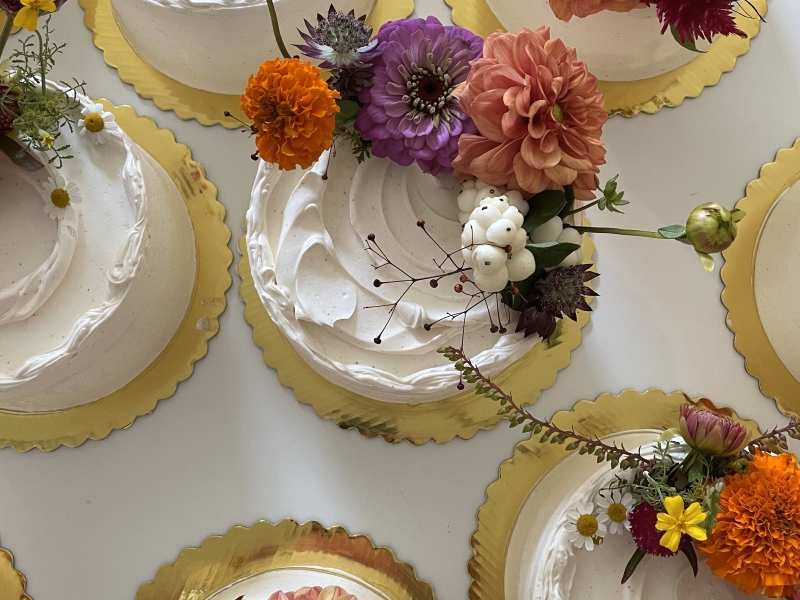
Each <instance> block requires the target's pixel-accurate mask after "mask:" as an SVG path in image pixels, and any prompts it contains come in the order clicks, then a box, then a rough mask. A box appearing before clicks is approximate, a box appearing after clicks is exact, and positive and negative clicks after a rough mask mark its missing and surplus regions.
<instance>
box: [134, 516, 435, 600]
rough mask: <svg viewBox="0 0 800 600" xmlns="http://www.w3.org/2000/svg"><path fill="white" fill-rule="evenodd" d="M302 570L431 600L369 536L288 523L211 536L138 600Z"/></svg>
mask: <svg viewBox="0 0 800 600" xmlns="http://www.w3.org/2000/svg"><path fill="white" fill-rule="evenodd" d="M303 567H305V568H308V569H309V570H314V571H317V572H319V571H322V572H328V573H333V572H336V571H338V572H339V573H338V574H339V575H340V576H341V573H342V572H344V573H345V574H347V575H348V576H350V577H352V578H354V579H356V580H360V581H361V582H365V583H367V584H368V585H370V586H372V587H373V588H375V589H377V590H379V591H381V592H382V593H383V594H384V595H386V596H387V597H388V598H391V599H392V600H433V589H432V588H431V586H430V584H429V583H428V582H426V581H423V580H420V579H417V576H416V574H415V572H414V569H413V567H411V565H408V564H406V563H403V562H399V561H398V560H397V558H396V557H395V555H394V552H392V550H390V549H389V548H382V547H376V546H375V545H374V544H373V543H372V540H370V539H369V538H368V537H367V536H365V535H355V536H354V535H350V534H349V533H348V532H347V530H346V529H344V528H343V527H332V528H330V529H326V528H325V527H323V526H322V525H320V524H319V523H316V522H314V521H309V522H308V523H303V524H299V523H297V522H295V521H292V520H290V519H286V520H284V521H281V522H280V523H278V524H277V525H273V524H272V523H269V522H267V521H259V522H258V523H256V524H255V525H254V526H253V527H252V528H250V529H246V528H244V527H234V528H233V529H231V530H230V531H229V532H228V533H226V534H225V535H224V536H213V537H209V538H207V539H206V540H205V541H204V542H203V543H202V544H201V545H200V547H199V548H188V549H186V550H184V551H183V552H181V554H180V556H179V557H178V560H177V561H176V562H175V563H173V564H168V565H164V566H163V567H161V568H160V569H159V570H158V573H157V574H156V577H155V579H154V580H153V581H151V582H150V583H146V584H144V585H143V586H142V587H140V588H139V592H138V593H137V594H136V600H164V599H166V598H192V599H193V600H205V599H206V598H209V597H211V596H212V595H213V594H215V593H216V592H218V591H220V590H221V589H223V588H226V587H228V586H230V585H232V584H234V583H237V582H239V581H242V580H244V579H246V578H248V577H253V576H255V575H260V574H262V573H268V572H270V571H276V570H279V569H286V568H303Z"/></svg>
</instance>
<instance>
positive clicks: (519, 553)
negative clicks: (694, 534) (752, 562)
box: [505, 430, 752, 600]
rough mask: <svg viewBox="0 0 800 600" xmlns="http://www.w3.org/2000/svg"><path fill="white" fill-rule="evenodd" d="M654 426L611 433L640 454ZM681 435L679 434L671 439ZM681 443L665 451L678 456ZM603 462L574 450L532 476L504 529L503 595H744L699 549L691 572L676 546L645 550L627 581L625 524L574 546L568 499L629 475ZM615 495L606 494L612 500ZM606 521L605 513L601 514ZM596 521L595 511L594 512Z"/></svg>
mask: <svg viewBox="0 0 800 600" xmlns="http://www.w3.org/2000/svg"><path fill="white" fill-rule="evenodd" d="M659 433H660V432H654V431H641V430H638V431H625V432H621V433H619V434H615V435H614V436H613V438H609V439H608V440H606V441H609V442H611V441H613V442H614V443H616V444H618V445H619V444H622V445H624V446H625V447H626V448H628V449H635V448H637V447H639V446H641V450H640V453H641V454H642V456H645V457H651V456H652V455H653V452H654V449H653V442H654V440H655V438H656V437H658V435H659ZM678 441H681V440H678ZM687 451H688V447H687V446H683V445H681V446H675V447H674V448H673V450H672V451H671V453H675V456H676V457H682V456H685V453H686V452H687ZM629 474H630V471H628V472H621V471H620V470H619V469H618V468H611V466H610V465H609V464H608V463H605V462H604V463H601V464H598V463H597V462H596V461H594V460H589V459H587V458H586V457H584V456H580V455H578V454H577V453H576V454H573V455H571V456H569V457H567V458H565V459H564V460H563V461H561V462H560V463H559V464H558V466H557V467H556V468H555V469H553V470H551V471H550V472H549V473H548V474H547V475H545V477H544V478H543V479H542V480H540V481H539V483H538V484H537V486H536V487H535V488H534V490H533V491H532V493H531V494H530V496H529V497H528V499H527V500H526V503H525V505H524V506H523V508H522V510H521V511H520V515H519V518H518V520H517V525H516V526H515V528H514V531H513V532H512V535H511V540H510V543H509V550H508V560H507V563H506V582H505V589H506V598H515V599H516V598H520V599H522V598H525V599H526V600H528V599H531V600H570V599H572V600H575V599H577V598H587V597H591V598H624V599H626V600H674V599H675V598H681V599H688V600H738V599H740V598H741V599H744V598H751V597H752V596H751V595H748V594H744V593H742V592H740V591H739V590H737V588H736V586H734V585H733V584H732V583H730V582H728V581H725V580H722V579H719V578H717V577H716V576H715V575H714V574H713V573H712V571H711V570H710V569H709V568H708V567H707V565H706V564H705V559H704V558H703V557H702V556H700V557H698V558H699V563H700V564H699V569H698V574H697V577H695V576H694V574H693V573H692V567H691V565H690V564H689V562H688V561H687V560H686V557H684V556H683V555H682V554H680V553H678V554H677V555H675V556H672V557H669V558H663V557H657V556H649V555H648V556H645V557H644V558H643V559H642V562H641V563H640V564H639V566H638V568H637V569H636V571H635V572H634V573H633V575H632V576H631V577H630V579H628V581H627V582H625V583H624V584H623V583H620V581H621V579H622V575H623V570H624V568H625V563H626V561H627V559H628V558H629V557H630V556H631V555H632V554H633V552H634V550H636V543H635V542H634V539H633V536H632V535H631V534H630V533H629V531H628V529H627V528H626V527H624V526H622V525H623V524H622V523H620V524H619V525H620V527H619V528H618V530H616V531H614V533H611V532H610V531H605V532H604V535H603V539H602V544H599V545H596V546H595V547H594V549H593V550H592V551H590V552H587V551H586V550H585V549H583V548H577V547H576V545H575V543H574V540H573V539H571V538H572V537H574V534H572V535H571V533H570V530H569V527H568V523H569V522H570V521H571V520H572V517H574V515H573V514H571V513H574V512H575V510H574V509H575V507H581V506H586V505H588V504H589V503H597V500H598V497H599V494H598V492H600V491H601V490H603V492H602V494H603V495H605V496H606V497H610V496H609V494H610V493H609V492H608V491H607V488H608V487H609V485H610V484H612V483H614V482H615V480H616V478H617V477H629V476H630V475H629ZM619 500H620V498H619V497H615V498H614V499H613V501H619ZM606 521H608V520H606ZM601 522H602V519H601Z"/></svg>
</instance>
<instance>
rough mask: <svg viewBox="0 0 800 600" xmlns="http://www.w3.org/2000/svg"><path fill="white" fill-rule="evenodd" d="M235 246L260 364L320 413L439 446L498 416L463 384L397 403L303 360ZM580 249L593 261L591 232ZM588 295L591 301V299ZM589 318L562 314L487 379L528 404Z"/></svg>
mask: <svg viewBox="0 0 800 600" xmlns="http://www.w3.org/2000/svg"><path fill="white" fill-rule="evenodd" d="M239 251H240V252H241V254H242V259H241V260H240V261H239V265H238V267H237V270H238V272H239V276H240V277H241V279H242V283H241V286H240V287H239V295H240V296H241V297H242V300H244V303H245V311H244V316H245V319H246V320H247V322H248V323H250V325H251V326H252V327H253V340H254V341H255V343H256V344H258V346H260V347H261V348H262V349H263V350H264V362H265V363H266V364H267V365H268V366H270V367H272V368H273V369H275V370H276V371H277V372H278V379H279V380H280V382H281V383H282V384H283V385H285V386H288V387H290V388H292V389H293V390H294V393H295V396H296V397H297V399H298V400H299V401H300V402H302V403H303V404H310V405H311V406H312V407H313V408H314V411H315V412H316V413H317V415H318V416H320V417H322V418H324V419H333V420H334V421H335V422H336V424H337V425H338V426H339V427H341V428H342V429H352V428H355V429H357V430H358V431H359V432H360V433H361V434H362V435H364V436H365V437H368V438H372V437H376V436H381V437H383V438H384V439H385V440H386V441H387V442H391V443H397V442H401V441H403V440H406V441H408V442H411V443H412V444H415V445H420V444H424V443H425V442H428V441H430V440H433V441H435V442H437V443H440V444H441V443H445V442H449V441H450V440H452V439H453V438H454V437H456V436H458V437H460V438H463V439H469V438H471V437H472V436H473V435H475V433H476V432H477V431H479V430H481V429H491V428H493V427H495V426H496V425H497V424H498V423H499V422H500V421H501V420H503V417H499V416H498V415H497V405H496V404H495V403H494V402H491V401H489V400H487V399H486V398H484V397H482V396H477V395H475V392H474V390H472V389H470V388H469V387H468V388H467V389H466V390H464V391H463V392H460V393H458V394H457V395H454V396H452V397H450V398H446V399H444V400H438V401H434V402H421V403H416V404H399V403H392V402H381V401H379V400H374V399H372V398H367V397H365V396H361V395H359V394H356V393H354V392H351V391H349V390H346V389H344V388H342V387H339V386H337V385H335V384H333V383H331V382H330V381H328V380H327V379H325V378H324V377H323V376H322V375H320V374H318V373H317V372H316V371H314V370H313V369H312V368H311V367H310V366H308V365H307V364H306V363H305V361H304V360H303V359H302V358H301V357H300V356H299V355H298V354H297V352H295V350H294V348H292V347H291V345H290V344H289V342H288V341H286V338H285V337H284V336H283V334H281V332H280V330H279V329H278V327H277V326H276V325H275V324H274V323H273V322H272V320H271V319H270V318H269V315H268V314H267V310H266V308H265V307H264V305H263V304H262V302H261V299H260V298H259V296H258V293H257V292H256V289H255V285H254V283H253V276H252V273H251V271H250V260H249V258H248V256H247V248H246V245H245V238H244V236H243V237H242V238H241V240H240V241H239ZM584 251H585V254H586V257H587V261H586V262H592V258H593V255H594V243H593V242H592V240H591V238H590V237H589V236H584ZM587 300H588V301H590V302H591V298H587ZM588 322H589V313H588V312H583V311H581V312H579V313H578V321H577V322H573V321H571V320H569V319H561V320H560V321H559V324H558V327H557V329H556V332H555V333H554V334H553V337H552V338H551V339H550V341H549V342H545V341H540V342H539V343H537V344H536V345H535V346H534V347H533V349H531V351H530V352H528V353H527V354H526V355H525V356H524V357H523V358H521V359H520V360H519V361H517V362H516V363H514V364H513V365H512V366H511V367H509V368H508V369H506V371H504V372H503V373H501V374H500V375H498V376H497V377H494V378H493V380H494V381H496V382H497V383H498V384H499V385H501V386H505V387H508V388H509V389H513V390H514V398H516V399H517V400H518V401H519V402H520V403H521V404H525V405H527V404H533V403H534V402H536V401H537V400H538V399H539V394H540V393H541V391H542V390H544V389H547V388H549V387H551V386H552V385H553V384H554V383H555V382H556V375H557V374H558V372H559V371H560V370H561V369H564V368H565V367H566V366H567V365H569V362H570V356H571V353H572V351H573V350H574V349H575V348H577V347H578V345H579V344H580V343H581V337H582V334H581V329H582V328H583V327H584V326H585V325H586V324H587V323H588ZM437 356H438V355H437ZM442 360H443V361H444V360H445V359H442Z"/></svg>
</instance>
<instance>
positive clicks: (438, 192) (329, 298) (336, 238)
mask: <svg viewBox="0 0 800 600" xmlns="http://www.w3.org/2000/svg"><path fill="white" fill-rule="evenodd" d="M328 161H329V155H328V154H327V153H326V154H325V155H323V157H322V158H321V159H320V161H319V162H318V163H317V164H316V165H315V166H314V167H313V168H312V169H310V170H308V171H305V172H290V173H285V172H281V171H278V170H277V168H275V167H274V166H272V165H268V164H266V163H264V162H262V163H261V165H260V167H259V170H258V175H257V177H256V181H255V185H254V186H253V194H252V199H251V204H250V209H249V210H248V211H247V234H246V240H247V253H248V257H249V259H250V264H251V269H252V274H253V280H254V282H255V287H256V290H257V292H258V294H259V296H260V298H261V301H262V303H263V304H264V306H265V307H266V309H267V312H268V313H269V316H270V318H271V319H272V320H273V322H274V323H275V324H276V325H277V326H278V328H279V329H280V330H281V332H282V333H283V334H284V336H285V337H286V338H287V339H288V340H289V342H290V343H291V344H292V346H293V347H294V349H295V350H296V351H297V352H298V353H299V354H300V355H301V356H302V358H303V359H304V360H305V361H306V362H307V363H308V364H309V365H311V367H313V368H314V369H315V370H316V371H317V372H318V373H320V374H321V375H323V376H324V377H326V378H328V379H329V380H330V381H332V382H333V383H335V384H337V385H339V386H341V387H344V388H347V389H349V390H352V391H354V392H357V393H359V394H362V395H365V396H369V397H372V398H376V399H378V400H382V401H386V402H400V403H411V402H426V401H432V400H438V399H442V398H446V397H448V396H452V395H454V394H455V393H456V388H455V386H456V384H457V382H458V372H457V371H455V369H453V367H452V364H450V363H449V362H448V361H446V360H444V359H443V358H442V357H441V355H439V354H438V353H436V349H437V348H439V347H441V346H445V345H448V344H455V345H458V344H459V343H460V338H461V335H462V328H463V329H464V330H465V349H466V351H467V352H468V353H469V354H470V355H471V356H473V357H474V359H475V360H476V361H477V363H478V364H479V365H480V366H481V367H483V370H484V371H485V372H486V373H489V374H495V373H498V372H499V371H502V370H503V369H505V368H506V367H508V366H510V365H511V364H513V363H514V362H515V361H517V360H518V359H519V358H520V357H522V356H523V355H524V354H525V353H526V352H528V351H529V350H530V349H531V348H532V347H533V345H534V344H535V343H536V342H537V340H538V338H537V337H535V336H531V337H529V338H527V339H524V338H523V336H522V334H521V333H519V334H516V333H507V334H504V335H498V334H492V333H491V332H490V331H489V327H490V316H489V311H491V315H492V316H491V320H493V321H494V322H496V321H497V314H498V307H497V306H496V304H495V303H489V306H488V307H483V308H479V309H475V310H472V311H470V312H469V313H468V317H467V321H466V325H465V326H464V325H463V320H462V319H461V318H457V319H450V318H447V317H448V315H452V314H455V313H458V312H460V311H463V310H464V309H465V308H466V299H465V296H464V295H459V294H457V293H456V292H455V291H454V290H453V285H454V284H455V283H458V280H457V279H456V278H455V277H452V276H451V277H449V278H446V279H444V280H442V281H441V282H440V284H439V287H438V288H436V289H432V288H431V287H430V286H429V285H428V283H427V282H421V283H418V284H416V285H414V286H413V287H411V288H410V289H409V290H408V292H407V293H406V294H405V295H403V299H402V302H401V303H400V304H399V305H398V308H397V310H396V312H395V315H394V317H393V318H392V320H391V321H390V322H389V325H388V327H386V330H385V331H384V332H383V333H382V334H381V331H382V329H383V327H384V324H385V323H386V321H387V319H388V316H389V309H388V308H385V307H384V308H368V307H373V306H379V305H386V304H389V303H392V302H394V301H395V300H397V299H398V298H400V296H401V295H402V294H403V291H404V290H405V288H406V284H404V283H394V284H383V285H381V286H380V287H377V288H376V287H374V285H373V281H374V280H375V278H376V277H378V278H380V279H382V280H384V281H387V280H397V279H401V278H403V274H402V272H401V270H402V271H405V272H406V273H409V274H413V275H414V276H415V277H419V276H425V275H433V274H435V273H436V272H437V271H436V265H435V264H434V263H433V260H434V259H437V260H441V259H442V257H443V254H442V252H441V251H440V250H439V249H437V247H436V246H435V245H434V243H433V242H432V241H431V240H430V239H429V238H428V237H427V236H426V235H425V233H424V232H423V231H422V230H421V229H420V228H419V227H417V225H416V222H417V219H420V218H421V219H424V220H425V223H426V229H427V230H428V231H429V232H430V233H431V235H432V236H433V237H434V239H436V240H437V241H438V242H439V243H440V244H441V245H442V246H443V247H444V248H446V249H449V250H450V251H455V250H458V249H460V247H461V244H460V234H461V227H460V225H459V223H458V206H457V203H456V200H455V199H456V196H457V195H458V192H459V187H458V185H457V184H456V182H455V181H454V180H453V179H452V177H449V176H441V177H439V178H436V177H432V176H430V175H426V174H424V173H422V172H421V171H420V170H419V169H418V168H417V167H416V165H414V166H411V167H402V166H400V165H397V164H395V163H393V162H391V161H389V160H388V159H378V158H371V159H369V160H367V161H365V162H364V163H362V164H361V165H358V164H357V162H356V160H355V158H353V156H352V155H351V154H350V153H349V152H346V151H342V152H339V153H338V154H337V156H336V157H334V158H332V159H330V164H328ZM326 169H327V170H328V179H327V181H325V180H323V177H322V175H323V174H324V173H325V170H326ZM370 233H374V234H375V236H376V240H375V241H376V242H377V244H378V245H379V246H380V249H381V250H382V251H383V252H384V253H385V255H386V256H387V257H388V258H389V259H391V261H392V263H393V264H394V265H395V267H393V266H381V267H380V268H378V269H376V267H379V266H380V265H382V264H383V263H384V261H383V259H382V258H381V257H379V256H378V255H377V254H376V253H374V252H369V251H367V250H365V247H366V239H367V236H368V234H370ZM451 266H452V265H451ZM444 268H447V265H446V264H445V265H444ZM487 309H488V310H487ZM500 310H501V314H504V311H503V309H500ZM439 319H443V320H441V321H439ZM435 321H438V323H437V324H436V325H434V326H433V328H432V329H431V330H430V331H425V329H424V328H423V324H425V323H431V322H435ZM513 329H514V324H513V323H512V325H511V326H510V327H509V330H510V331H512V332H513ZM379 334H381V336H380V337H381V340H382V342H381V344H380V345H376V344H375V342H374V338H375V337H376V336H378V335H379Z"/></svg>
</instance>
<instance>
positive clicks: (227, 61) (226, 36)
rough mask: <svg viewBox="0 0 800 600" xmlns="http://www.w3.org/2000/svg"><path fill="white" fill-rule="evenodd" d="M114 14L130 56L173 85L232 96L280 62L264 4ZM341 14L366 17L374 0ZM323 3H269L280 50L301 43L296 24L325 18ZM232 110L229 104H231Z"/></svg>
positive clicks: (208, 1) (175, 5)
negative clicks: (275, 19) (277, 26)
mask: <svg viewBox="0 0 800 600" xmlns="http://www.w3.org/2000/svg"><path fill="white" fill-rule="evenodd" d="M111 4H112V6H113V8H114V16H115V18H116V20H117V23H118V24H119V26H120V28H121V29H122V31H123V32H124V34H125V37H126V38H127V40H128V41H129V42H130V43H131V45H132V46H133V47H134V48H135V49H136V52H137V53H138V54H139V55H140V56H141V57H142V58H143V59H144V60H146V61H147V62H148V63H149V64H150V65H151V66H153V68H155V69H156V70H157V71H159V72H161V73H163V74H164V75H166V76H167V77H170V78H172V79H174V80H176V81H178V82H180V83H183V84H185V85H188V86H189V87H193V88H196V89H200V90H206V91H209V92H214V93H218V94H231V95H233V94H235V95H237V96H238V95H239V94H241V93H242V92H243V91H244V88H245V86H246V85H247V79H248V77H249V76H250V75H251V74H252V73H255V72H257V71H258V67H259V65H260V64H261V63H263V62H265V61H267V60H273V59H275V58H279V57H280V56H281V54H280V51H279V49H278V45H277V43H276V41H275V36H274V35H273V32H272V22H271V20H270V15H269V10H268V7H267V2H266V0H111ZM335 4H336V8H337V9H338V10H340V11H343V12H348V11H349V10H350V9H354V10H355V11H356V15H358V16H361V15H368V16H369V15H370V14H371V13H372V9H373V7H374V6H375V0H348V1H347V2H336V3H335ZM329 6H330V0H302V1H301V0H275V11H276V13H277V15H278V19H279V22H280V25H281V33H282V36H283V39H284V42H285V43H286V47H287V48H288V49H289V51H290V52H291V53H292V54H295V53H296V50H295V48H294V45H295V44H302V43H303V41H302V38H301V37H300V34H299V33H298V31H297V30H298V29H302V30H303V31H305V25H304V23H303V21H304V20H305V19H308V21H309V22H312V23H314V22H315V21H316V16H317V13H321V14H327V12H328V7H329ZM232 103H233V104H234V106H232V107H231V108H235V105H236V101H233V102H232Z"/></svg>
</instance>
